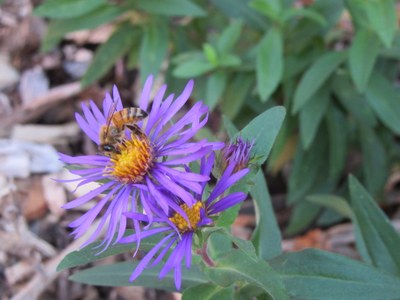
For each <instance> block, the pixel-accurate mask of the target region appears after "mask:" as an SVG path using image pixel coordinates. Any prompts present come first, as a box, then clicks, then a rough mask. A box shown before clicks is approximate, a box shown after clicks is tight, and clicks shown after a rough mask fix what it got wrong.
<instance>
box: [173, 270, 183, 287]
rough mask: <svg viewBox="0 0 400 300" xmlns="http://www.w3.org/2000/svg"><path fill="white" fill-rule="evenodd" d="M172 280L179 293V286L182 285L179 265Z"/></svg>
mask: <svg viewBox="0 0 400 300" xmlns="http://www.w3.org/2000/svg"><path fill="white" fill-rule="evenodd" d="M174 279H175V287H176V289H177V290H178V291H179V290H180V289H181V284H182V271H181V266H180V265H178V266H176V267H175V272H174Z"/></svg>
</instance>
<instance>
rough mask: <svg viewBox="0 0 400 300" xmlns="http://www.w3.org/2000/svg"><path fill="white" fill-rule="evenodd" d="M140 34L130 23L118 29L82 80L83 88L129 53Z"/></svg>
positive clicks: (102, 46) (100, 48)
mask: <svg viewBox="0 0 400 300" xmlns="http://www.w3.org/2000/svg"><path fill="white" fill-rule="evenodd" d="M138 34H139V32H138V31H137V30H135V28H134V27H132V25H130V24H128V23H125V24H124V25H122V26H121V27H119V28H117V29H116V30H115V31H114V33H113V34H112V35H111V37H110V38H109V39H108V40H107V42H105V43H104V44H102V45H101V46H100V47H99V49H98V50H97V52H96V55H95V56H94V58H93V61H92V63H91V64H90V66H89V68H88V70H87V71H86V74H85V76H84V77H83V78H82V86H88V85H90V84H91V83H93V82H94V81H96V80H97V79H100V78H101V77H102V76H104V75H105V74H106V73H107V72H108V71H109V70H110V69H111V67H112V66H113V65H114V63H115V62H116V61H117V60H118V59H119V58H121V57H122V56H123V55H124V54H125V53H127V52H128V50H129V49H130V48H131V47H132V45H133V42H134V41H135V40H136V38H135V37H136V36H137V35H138Z"/></svg>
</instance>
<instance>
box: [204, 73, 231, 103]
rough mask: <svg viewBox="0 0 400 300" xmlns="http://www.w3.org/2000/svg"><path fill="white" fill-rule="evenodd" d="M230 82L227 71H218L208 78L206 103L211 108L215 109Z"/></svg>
mask: <svg viewBox="0 0 400 300" xmlns="http://www.w3.org/2000/svg"><path fill="white" fill-rule="evenodd" d="M227 82H228V74H227V73H226V72H225V71H216V72H215V73H213V74H211V75H210V76H209V77H208V78H207V85H206V99H205V100H204V103H205V104H206V105H207V106H208V107H209V109H210V110H214V108H215V106H216V105H217V104H218V100H220V98H221V96H222V94H223V93H224V91H225V87H226V84H227Z"/></svg>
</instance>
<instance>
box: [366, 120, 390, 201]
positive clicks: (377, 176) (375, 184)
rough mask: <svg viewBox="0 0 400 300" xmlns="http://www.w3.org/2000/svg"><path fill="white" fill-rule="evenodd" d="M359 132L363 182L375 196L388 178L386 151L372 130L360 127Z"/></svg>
mask: <svg viewBox="0 0 400 300" xmlns="http://www.w3.org/2000/svg"><path fill="white" fill-rule="evenodd" d="M360 130H361V134H360V135H359V138H360V142H361V150H362V156H363V164H362V169H363V174H364V180H365V184H366V186H367V188H368V190H369V191H370V192H371V193H372V194H373V195H376V194H378V193H379V192H380V191H381V190H382V188H383V185H384V184H385V182H386V178H387V176H388V165H387V159H386V151H385V148H384V146H383V145H382V143H381V141H380V140H379V137H378V136H377V135H376V134H375V132H374V131H373V130H372V129H370V128H368V127H362V128H361V129H360Z"/></svg>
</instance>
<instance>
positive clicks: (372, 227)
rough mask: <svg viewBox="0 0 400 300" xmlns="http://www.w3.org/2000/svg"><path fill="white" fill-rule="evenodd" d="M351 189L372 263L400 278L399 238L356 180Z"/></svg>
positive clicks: (363, 240) (354, 209) (356, 213)
mask: <svg viewBox="0 0 400 300" xmlns="http://www.w3.org/2000/svg"><path fill="white" fill-rule="evenodd" d="M349 189H350V195H351V205H352V208H353V212H354V219H355V221H356V224H357V227H358V230H359V232H360V235H359V238H361V239H362V242H363V243H365V246H366V250H367V251H368V252H367V254H368V256H369V257H368V258H367V260H370V261H371V262H372V265H374V266H375V267H377V268H378V269H381V270H384V271H386V272H389V273H392V274H395V275H397V276H399V275H400V252H399V249H400V236H399V234H398V233H397V232H396V229H395V228H394V227H393V226H392V224H391V223H390V220H389V219H388V218H387V217H386V215H385V214H384V213H383V212H382V210H381V209H380V208H379V207H378V205H377V204H376V203H375V201H374V199H372V197H371V196H370V195H369V194H368V192H367V191H366V190H365V189H364V187H363V186H362V185H361V184H360V183H359V182H358V180H357V179H356V178H355V177H353V176H350V177H349ZM357 242H359V241H357ZM364 259H365V258H364ZM397 287H400V285H399V284H398V285H397ZM399 294H400V292H398V295H399ZM383 298H386V299H388V297H383V296H382V298H381V299H383Z"/></svg>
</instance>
